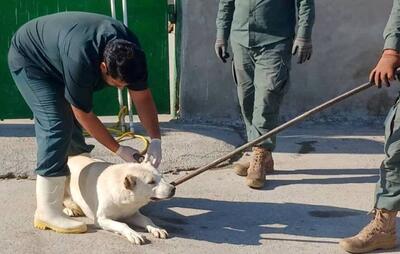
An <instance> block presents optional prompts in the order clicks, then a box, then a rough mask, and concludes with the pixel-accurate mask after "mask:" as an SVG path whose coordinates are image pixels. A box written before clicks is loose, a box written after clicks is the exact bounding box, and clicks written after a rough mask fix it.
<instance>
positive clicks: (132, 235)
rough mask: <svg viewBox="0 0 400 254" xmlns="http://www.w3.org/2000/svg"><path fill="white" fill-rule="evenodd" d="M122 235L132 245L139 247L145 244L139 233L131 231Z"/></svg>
mask: <svg viewBox="0 0 400 254" xmlns="http://www.w3.org/2000/svg"><path fill="white" fill-rule="evenodd" d="M124 235H125V237H126V238H128V240H129V241H130V242H131V243H133V244H138V245H141V244H144V243H145V242H146V241H145V238H144V237H143V236H141V235H140V234H139V233H137V232H135V231H133V230H131V231H129V232H127V233H125V234H124Z"/></svg>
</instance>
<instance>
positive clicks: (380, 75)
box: [369, 49, 400, 88]
mask: <svg viewBox="0 0 400 254" xmlns="http://www.w3.org/2000/svg"><path fill="white" fill-rule="evenodd" d="M399 67H400V54H399V53H398V52H397V51H396V50H393V49H387V50H385V51H383V54H382V57H381V59H380V60H379V62H378V64H377V65H376V67H375V69H373V70H372V71H371V73H370V75H369V80H370V82H372V83H374V84H375V85H376V86H377V87H378V88H381V86H382V84H384V85H385V86H387V87H389V86H390V83H389V81H393V80H395V79H396V75H395V72H396V69H397V68H399Z"/></svg>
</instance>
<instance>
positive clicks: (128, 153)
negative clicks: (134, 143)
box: [115, 146, 140, 162]
mask: <svg viewBox="0 0 400 254" xmlns="http://www.w3.org/2000/svg"><path fill="white" fill-rule="evenodd" d="M115 154H116V155H118V156H119V157H120V158H121V159H123V160H124V161H126V162H137V161H136V159H135V158H136V155H138V154H140V153H139V151H138V150H136V149H134V148H132V147H130V146H119V148H118V150H117V151H116V152H115Z"/></svg>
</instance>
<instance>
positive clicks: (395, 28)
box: [369, 0, 400, 87]
mask: <svg viewBox="0 0 400 254" xmlns="http://www.w3.org/2000/svg"><path fill="white" fill-rule="evenodd" d="M383 37H384V38H385V45H384V47H383V53H382V57H381V58H380V60H379V62H378V64H377V65H376V67H375V68H374V69H373V70H372V71H371V73H370V75H369V80H370V81H371V82H373V83H374V84H375V85H376V86H378V87H381V85H382V84H384V85H386V86H390V83H389V82H390V81H392V80H394V79H395V71H396V69H397V68H399V67H400V54H399V51H400V0H394V1H393V7H392V11H391V13H390V17H389V20H388V22H387V24H386V27H385V31H384V32H383Z"/></svg>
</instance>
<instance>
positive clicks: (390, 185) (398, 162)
mask: <svg viewBox="0 0 400 254" xmlns="http://www.w3.org/2000/svg"><path fill="white" fill-rule="evenodd" d="M399 103H400V102H399V98H397V101H396V103H395V104H394V106H393V107H392V108H391V109H390V111H389V114H388V115H387V117H386V121H385V146H384V148H385V159H384V160H383V162H382V164H381V168H380V179H379V181H378V183H377V185H376V190H375V207H376V208H379V209H382V208H385V209H388V210H393V211H400V108H399Z"/></svg>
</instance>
